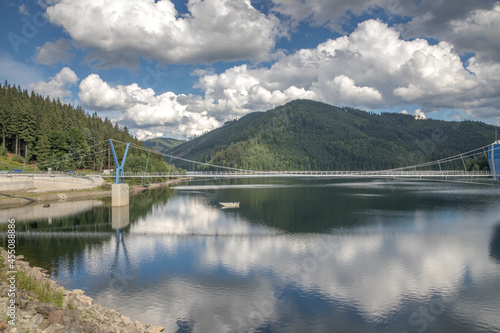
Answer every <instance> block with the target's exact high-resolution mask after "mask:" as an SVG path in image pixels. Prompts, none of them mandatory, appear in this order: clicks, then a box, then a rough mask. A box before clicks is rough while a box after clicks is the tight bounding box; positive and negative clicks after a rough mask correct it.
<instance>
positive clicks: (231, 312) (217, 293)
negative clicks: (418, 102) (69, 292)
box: [25, 183, 500, 332]
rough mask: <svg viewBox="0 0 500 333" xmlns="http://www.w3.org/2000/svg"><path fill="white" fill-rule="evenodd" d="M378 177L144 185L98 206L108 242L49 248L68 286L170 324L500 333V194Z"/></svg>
mask: <svg viewBox="0 0 500 333" xmlns="http://www.w3.org/2000/svg"><path fill="white" fill-rule="evenodd" d="M368 185H369V186H368ZM368 185H366V184H365V186H361V185H360V184H359V183H357V184H351V183H349V184H347V185H346V186H342V185H339V184H327V186H320V184H311V185H310V186H309V187H308V186H305V185H304V184H299V186H297V185H293V186H280V188H274V187H259V188H252V187H248V186H247V187H245V188H243V189H239V190H238V189H235V188H232V187H226V188H224V189H222V190H219V189H217V188H212V189H207V188H205V189H201V188H195V189H193V188H189V189H188V188H186V189H182V188H181V189H178V190H177V192H176V194H175V195H174V196H172V197H170V194H168V195H167V196H168V198H167V199H165V198H164V197H163V196H158V195H157V194H154V193H145V194H143V195H142V196H141V197H137V198H134V197H132V198H131V206H130V212H128V211H125V210H123V211H122V210H120V209H116V210H115V208H113V209H112V210H111V213H109V207H100V208H99V207H97V208H94V214H95V215H98V216H104V215H105V214H103V213H102V212H100V211H101V210H107V211H108V214H107V215H106V217H107V218H108V220H104V221H108V222H107V223H108V229H107V230H103V231H102V232H100V234H104V235H106V237H102V238H99V239H97V238H96V239H94V240H93V241H90V240H89V239H85V241H84V245H82V246H80V247H76V248H75V249H74V253H75V255H74V256H73V257H70V258H68V257H65V256H64V254H62V253H61V252H60V251H58V252H57V253H49V254H48V255H49V256H52V259H53V262H52V264H53V265H54V266H56V267H57V269H58V270H57V274H54V277H56V278H57V279H58V281H59V282H61V283H62V284H64V285H66V286H67V287H68V288H81V289H84V290H86V291H87V292H88V294H89V295H90V296H92V297H94V298H95V299H96V301H97V302H99V303H102V304H103V305H105V306H109V307H111V308H114V309H116V310H118V311H119V312H122V313H124V314H126V315H128V316H131V317H132V318H135V319H138V320H141V321H143V322H151V323H156V324H161V325H163V326H165V327H166V331H172V332H175V331H178V332H182V331H185V332H191V331H194V332H234V331H237V332H239V331H270V332H289V331H290V332H302V331H318V332H328V331H332V330H336V331H356V332H378V331H384V332H402V331H406V332H415V331H421V330H423V329H424V328H425V329H424V330H425V331H426V332H455V331H465V332H467V331H468V332H499V331H500V323H499V322H498V319H497V318H498V310H497V309H498V308H500V288H499V287H500V285H499V282H498V281H500V279H499V277H500V273H499V271H498V247H499V238H500V237H499V233H500V231H499V230H500V227H499V225H498V213H499V209H498V208H497V205H496V202H497V200H498V197H497V196H498V193H497V192H496V190H494V191H493V192H491V193H488V194H487V195H484V193H483V195H480V193H478V192H477V191H476V189H475V188H472V189H470V191H467V189H463V188H462V189H461V188H460V187H459V186H455V185H442V186H435V185H433V184H430V185H429V184H423V185H420V186H418V187H416V188H415V186H416V185H409V184H407V183H404V184H393V183H390V184H389V188H388V189H386V190H384V186H383V184H382V183H376V184H372V183H368ZM412 186H413V190H411V188H412ZM294 189H297V192H295V190H294ZM290 191H291V193H290ZM315 195H316V197H314V196H315ZM344 196H345V198H344V199H341V198H342V197H344ZM488 196H491V198H489V199H488ZM228 198H231V199H233V198H234V199H235V200H238V201H240V202H242V207H241V209H239V210H231V211H229V210H221V209H220V208H219V207H218V205H217V202H218V201H222V200H224V199H225V200H226V201H227V199H228ZM242 198H244V199H248V200H246V201H244V200H242ZM314 202H317V204H316V206H315V207H313V203H314ZM318 202H320V203H321V202H323V204H322V206H318V205H319V204H318ZM332 206H333V207H335V209H332ZM145 207H146V208H145ZM286 207H289V209H290V210H292V211H293V212H294V213H293V214H292V213H284V210H286ZM311 209H312V210H321V211H322V212H321V213H318V214H314V213H312V212H310V210H311ZM297 212H302V213H300V214H296V213H297ZM127 213H128V214H127ZM109 217H111V220H110V219H109ZM126 217H128V219H127V218H126ZM314 218H318V219H320V220H321V221H319V222H318V224H316V225H315V226H313V227H312V229H314V230H322V232H309V231H307V230H310V229H311V226H305V224H309V222H310V221H311V219H314ZM328 219H330V222H329V223H328ZM339 219H348V221H343V220H341V221H340V222H339ZM75 221H78V219H75ZM94 223H95V224H99V221H95V222H94ZM277 226H281V228H278V227H277ZM346 226H349V227H346ZM40 229H42V230H43V229H44V226H43V225H41V226H40V227H39V228H38V230H37V232H38V231H39V230H40ZM325 230H326V231H325ZM492 231H493V233H492ZM82 233H83V231H82ZM33 234H35V233H33ZM33 234H32V235H31V236H29V237H28V236H26V237H27V239H26V244H27V245H26V247H25V249H28V248H31V249H33V248H37V247H38V248H40V246H41V243H40V244H37V243H36V242H34V241H32V239H35V238H36V236H33ZM61 239H62V238H61ZM44 245H46V244H45V243H44ZM70 252H71V250H70ZM31 256H32V257H33V258H34V259H35V260H36V259H37V258H40V257H41V255H40V254H39V253H31ZM491 258H494V260H491ZM421 309H424V310H429V311H430V315H432V317H429V316H427V317H426V316H424V315H423V314H422V312H421V311H422V310H421ZM430 318H432V320H430Z"/></svg>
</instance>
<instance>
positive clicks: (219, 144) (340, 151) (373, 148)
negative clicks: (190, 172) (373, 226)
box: [170, 100, 495, 170]
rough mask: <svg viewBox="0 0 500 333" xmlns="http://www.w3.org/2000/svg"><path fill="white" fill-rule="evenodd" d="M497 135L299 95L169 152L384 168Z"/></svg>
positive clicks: (279, 166)
mask: <svg viewBox="0 0 500 333" xmlns="http://www.w3.org/2000/svg"><path fill="white" fill-rule="evenodd" d="M494 133H495V132H494V127H493V126H491V125H487V124H484V123H481V122H472V121H462V122H447V121H440V120H431V119H427V120H417V119H415V118H414V117H413V116H411V115H404V114H396V113H382V114H375V113H368V112H365V111H361V110H356V109H353V108H347V107H346V108H338V107H334V106H331V105H327V104H323V103H320V102H314V101H309V100H296V101H293V102H290V103H288V104H286V105H283V106H279V107H276V108H274V109H272V110H269V111H267V112H256V113H251V114H248V115H246V116H244V117H242V118H241V119H239V120H235V121H232V122H228V123H226V125H225V126H223V127H221V128H218V129H216V130H214V131H211V132H209V133H207V134H205V135H203V136H200V137H198V138H196V139H193V140H191V141H189V142H186V143H184V144H182V145H180V146H178V147H176V148H174V149H173V150H171V151H170V153H171V154H173V155H177V156H181V157H185V158H189V159H193V160H197V161H203V162H210V163H214V164H218V165H224V166H231V167H237V168H244V169H251V170H383V169H389V168H397V167H403V166H409V165H414V164H416V163H421V162H427V161H432V160H436V159H440V158H444V157H449V156H452V155H456V154H460V153H463V152H467V151H470V150H472V149H476V148H478V147H482V146H485V145H487V144H489V143H491V142H493V141H494V135H495V134H494ZM468 163H469V165H468V167H469V168H471V169H472V168H473V169H476V170H477V169H482V168H484V167H485V166H486V165H487V163H486V161H485V159H484V158H483V159H482V161H480V162H479V163H477V160H476V161H473V162H468ZM485 163H486V164H485ZM446 167H450V166H446ZM453 167H463V166H461V163H460V164H458V165H455V166H453ZM486 167H487V166H486Z"/></svg>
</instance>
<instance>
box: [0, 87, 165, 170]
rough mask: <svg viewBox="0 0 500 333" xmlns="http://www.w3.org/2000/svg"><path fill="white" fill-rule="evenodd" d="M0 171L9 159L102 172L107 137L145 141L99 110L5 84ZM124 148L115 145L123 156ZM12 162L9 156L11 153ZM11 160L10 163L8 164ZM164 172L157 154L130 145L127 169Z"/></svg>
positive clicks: (0, 103) (0, 92)
mask: <svg viewBox="0 0 500 333" xmlns="http://www.w3.org/2000/svg"><path fill="white" fill-rule="evenodd" d="M0 133H1V141H0V144H1V145H0V159H1V160H2V161H4V163H0V169H9V168H12V165H11V164H9V163H16V162H17V163H24V162H26V165H29V164H34V163H36V164H37V167H38V168H39V169H41V170H46V169H47V168H49V167H51V168H52V169H53V170H58V171H67V170H83V169H86V170H99V169H102V168H104V167H105V166H106V165H107V164H108V161H109V160H111V164H114V163H113V157H112V156H111V157H110V158H109V149H108V148H109V144H108V142H107V140H108V139H114V140H119V141H122V142H131V143H133V144H135V145H138V146H142V147H144V144H143V143H142V142H141V141H139V140H137V139H135V138H134V137H132V136H131V135H130V133H129V132H128V129H127V128H126V127H124V128H123V129H121V128H120V127H119V125H118V124H117V123H115V124H114V125H113V124H112V122H111V121H110V120H109V119H108V118H106V119H104V120H103V119H101V118H100V117H99V116H98V115H97V114H96V113H94V114H92V115H90V114H88V113H87V112H85V111H84V110H83V109H82V108H81V107H79V106H78V107H73V106H72V105H70V104H63V103H61V101H60V100H59V99H57V100H51V99H50V98H49V97H43V96H40V95H38V94H35V93H34V92H31V93H30V92H28V91H27V90H23V89H21V87H20V86H18V87H16V86H15V85H12V86H11V85H10V84H8V83H7V82H5V84H4V85H3V86H2V85H0ZM123 152H124V147H123V146H122V147H117V154H118V155H119V156H122V155H123ZM12 154H13V156H11V158H10V160H9V159H8V158H7V156H6V155H9V156H10V155H12ZM7 162H9V163H7ZM146 166H147V168H148V171H151V172H155V171H165V170H168V168H169V166H168V165H167V163H166V162H164V161H163V160H162V159H161V158H159V157H155V156H153V157H151V158H150V157H149V156H148V154H147V153H146V152H140V151H139V150H136V149H131V150H130V153H129V157H128V158H127V161H126V169H127V170H129V171H135V170H137V171H145V167H146Z"/></svg>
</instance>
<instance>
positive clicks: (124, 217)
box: [111, 206, 130, 229]
mask: <svg viewBox="0 0 500 333" xmlns="http://www.w3.org/2000/svg"><path fill="white" fill-rule="evenodd" d="M129 208H130V207H129V206H120V207H117V206H114V207H112V208H111V227H112V228H113V229H121V228H125V227H126V226H128V225H129V224H130V218H129Z"/></svg>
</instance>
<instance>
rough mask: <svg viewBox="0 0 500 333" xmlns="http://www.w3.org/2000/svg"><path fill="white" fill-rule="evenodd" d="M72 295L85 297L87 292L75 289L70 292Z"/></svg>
mask: <svg viewBox="0 0 500 333" xmlns="http://www.w3.org/2000/svg"><path fill="white" fill-rule="evenodd" d="M70 293H71V294H74V295H83V294H85V291H83V290H81V289H73V290H72V291H70Z"/></svg>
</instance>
